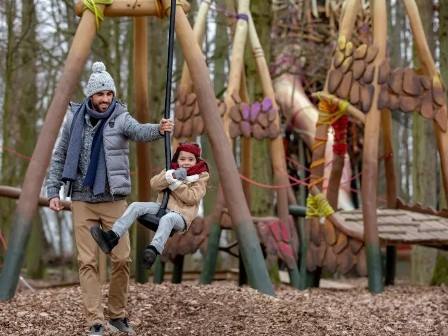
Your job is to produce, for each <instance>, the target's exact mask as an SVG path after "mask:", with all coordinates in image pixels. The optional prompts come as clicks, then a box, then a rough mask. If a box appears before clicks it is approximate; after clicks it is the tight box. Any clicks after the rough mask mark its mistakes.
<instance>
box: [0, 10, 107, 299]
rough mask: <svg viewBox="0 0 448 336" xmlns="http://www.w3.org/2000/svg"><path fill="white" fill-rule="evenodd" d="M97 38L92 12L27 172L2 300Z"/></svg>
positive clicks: (0, 288) (1, 283) (13, 283)
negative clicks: (80, 79) (56, 143)
mask: <svg viewBox="0 0 448 336" xmlns="http://www.w3.org/2000/svg"><path fill="white" fill-rule="evenodd" d="M97 7H98V10H99V11H103V9H104V6H103V5H98V6H97ZM95 34H96V20H95V16H94V15H93V14H92V13H91V12H90V11H85V12H84V14H83V16H82V18H81V21H80V23H79V26H78V29H77V30H76V33H75V37H74V38H73V42H72V46H71V48H70V51H69V53H68V56H67V60H66V62H65V66H64V70H63V72H62V76H61V79H60V80H59V82H58V85H57V87H56V89H55V92H54V96H53V99H52V101H51V104H50V107H49V109H48V112H47V116H46V117H45V121H44V125H43V127H42V130H41V132H40V134H39V138H38V139H37V143H36V147H35V148H34V151H33V155H32V157H31V161H30V164H29V165H28V169H27V170H26V174H25V179H24V182H23V189H22V190H23V192H22V193H21V194H20V198H19V202H18V204H17V208H16V212H15V217H14V223H13V225H12V227H13V230H12V232H11V237H10V245H9V249H8V252H7V254H6V259H5V264H4V267H3V270H2V273H1V275H0V300H7V299H10V298H12V297H13V296H14V293H15V290H16V287H17V282H18V280H19V275H20V269H21V267H22V263H23V257H24V252H25V247H26V244H27V241H28V237H29V233H30V230H31V223H32V219H33V216H34V215H35V213H36V209H37V203H38V200H39V194H40V191H41V188H42V183H43V181H44V178H45V174H46V171H47V167H48V164H49V162H50V158H51V153H52V149H53V147H54V144H55V142H56V138H57V136H58V134H59V130H60V128H61V124H62V121H63V119H64V116H65V112H66V111H67V106H68V103H69V100H70V97H71V95H72V94H73V92H74V90H75V88H76V86H77V85H78V83H79V78H80V76H81V73H82V71H83V69H84V65H85V63H86V60H87V57H88V56H89V52H90V48H91V45H92V43H93V39H94V38H95Z"/></svg>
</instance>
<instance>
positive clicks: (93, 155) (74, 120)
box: [46, 62, 173, 336]
mask: <svg viewBox="0 0 448 336" xmlns="http://www.w3.org/2000/svg"><path fill="white" fill-rule="evenodd" d="M92 70H93V73H92V74H91V76H90V78H89V81H88V83H87V87H86V90H85V91H86V99H85V100H84V102H83V103H81V104H70V107H71V113H69V114H68V115H67V118H66V121H65V123H64V126H63V129H62V134H61V136H60V138H59V140H58V143H57V144H56V148H55V151H54V153H53V158H52V162H51V165H50V169H49V173H48V178H47V182H46V189H47V196H48V198H49V199H50V209H52V210H54V211H60V210H61V209H62V206H61V203H60V200H59V191H60V188H61V186H62V185H63V184H64V183H65V187H64V189H65V190H67V189H68V193H69V195H70V196H71V200H72V215H73V225H74V232H75V240H76V247H77V250H78V263H79V279H80V284H81V290H82V297H83V302H84V306H85V309H86V314H87V321H88V323H89V327H90V329H89V335H92V336H93V335H103V333H104V313H103V309H102V304H101V284H100V281H99V276H98V265H97V257H98V246H97V244H96V243H95V241H94V240H93V238H92V236H91V235H90V227H91V226H93V225H95V224H98V223H99V224H101V226H102V227H103V228H104V229H105V230H110V229H111V227H112V224H113V223H114V222H115V220H116V219H118V218H119V217H120V216H121V215H122V214H123V212H124V211H125V209H126V206H127V204H126V200H125V198H126V196H127V195H129V194H130V192H131V179H130V174H129V157H128V154H129V145H128V140H129V139H131V140H134V141H153V140H157V139H160V138H161V137H162V136H163V134H164V133H165V132H172V130H173V122H172V121H170V120H167V119H162V120H161V121H160V124H159V125H157V124H139V123H138V122H137V121H136V120H135V119H134V118H132V117H131V115H130V114H129V113H128V112H127V110H126V107H125V106H124V105H122V104H121V103H120V102H118V101H116V100H115V96H116V90H115V83H114V80H113V79H112V77H111V76H110V74H109V73H108V72H107V71H106V67H105V65H104V64H103V63H101V62H96V63H94V64H93V67H92ZM123 238H124V239H120V243H119V244H118V245H117V246H116V247H115V248H114V250H113V251H112V253H111V255H110V257H111V261H112V263H111V264H112V274H111V280H110V288H109V300H108V310H109V317H110V319H109V321H108V326H109V328H111V329H112V330H114V331H122V332H126V333H128V334H134V331H133V329H132V327H131V326H130V325H129V323H128V319H127V317H126V311H125V309H126V303H127V298H128V284H129V266H130V261H131V260H130V257H129V255H130V243H129V235H128V234H126V235H125V236H124V237H123Z"/></svg>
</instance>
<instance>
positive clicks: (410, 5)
mask: <svg viewBox="0 0 448 336" xmlns="http://www.w3.org/2000/svg"><path fill="white" fill-rule="evenodd" d="M403 3H404V6H405V9H406V13H407V14H408V17H409V22H410V24H411V29H412V33H413V35H414V43H415V48H416V50H417V53H418V56H419V57H418V58H419V60H420V63H421V67H422V70H423V74H425V75H427V76H429V77H431V78H434V77H436V76H437V77H439V74H438V72H437V69H436V65H435V63H434V59H433V58H432V55H431V51H430V50H429V46H428V42H427V41H426V37H425V32H424V29H423V26H422V22H421V20H420V15H419V13H418V8H417V5H416V3H415V1H414V0H403ZM439 79H440V81H441V78H440V77H439ZM445 108H446V106H445ZM433 127H434V130H435V136H436V141H437V147H438V149H439V155H440V164H441V166H442V180H443V189H444V191H445V197H446V198H448V155H447V153H448V132H443V131H442V130H441V129H440V127H439V126H438V125H437V123H436V122H435V121H434V122H433Z"/></svg>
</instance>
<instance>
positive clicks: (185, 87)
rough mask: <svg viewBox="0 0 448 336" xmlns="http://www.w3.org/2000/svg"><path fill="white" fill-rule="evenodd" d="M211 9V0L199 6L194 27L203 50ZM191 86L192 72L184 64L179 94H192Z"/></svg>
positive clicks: (195, 37)
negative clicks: (208, 15)
mask: <svg viewBox="0 0 448 336" xmlns="http://www.w3.org/2000/svg"><path fill="white" fill-rule="evenodd" d="M209 9H210V0H205V1H202V2H201V4H200V5H199V10H198V14H197V16H196V20H195V22H194V26H193V34H194V40H195V41H197V42H198V44H199V48H201V49H202V42H203V41H204V33H205V26H206V23H207V14H208V11H209ZM191 86H192V85H191V77H190V71H189V70H188V66H187V64H186V63H185V62H184V65H183V68H182V76H181V78H180V83H179V89H178V93H179V94H181V95H182V94H185V92H190V90H191Z"/></svg>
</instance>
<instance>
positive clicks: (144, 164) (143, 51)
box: [133, 17, 151, 283]
mask: <svg viewBox="0 0 448 336" xmlns="http://www.w3.org/2000/svg"><path fill="white" fill-rule="evenodd" d="M133 35H134V51H133V62H134V66H133V71H134V101H135V111H136V115H135V116H136V119H137V120H138V121H139V122H141V123H148V122H150V117H151V114H150V112H151V111H150V109H149V99H148V19H147V18H146V17H136V18H134V29H133ZM150 152H151V144H149V143H143V142H137V167H138V169H137V194H138V200H139V201H140V202H149V201H150V199H151V187H150V183H149V180H150V177H151V160H150V159H149V155H150ZM136 230H137V237H136V249H137V251H142V250H143V248H144V247H145V246H146V244H148V242H149V231H148V229H147V228H145V227H143V225H137V227H136ZM135 258H136V260H135V261H136V262H135V265H136V267H135V280H136V281H137V282H139V283H145V282H147V281H148V272H147V271H146V270H145V269H144V268H143V267H141V265H143V259H142V254H141V253H137V254H136V256H135Z"/></svg>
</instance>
